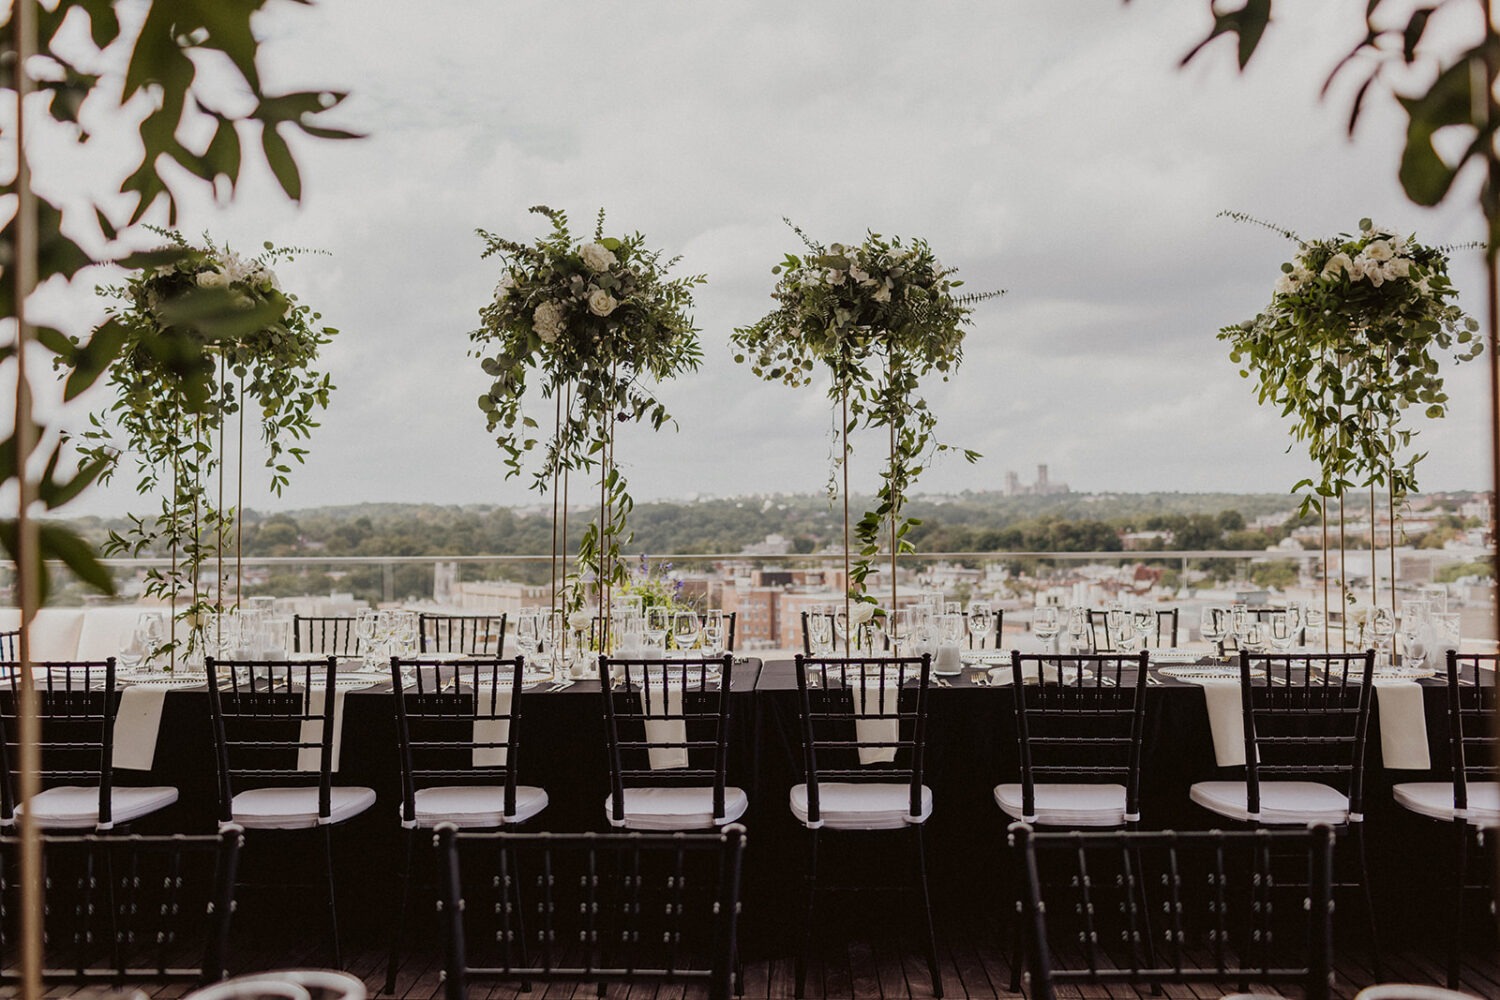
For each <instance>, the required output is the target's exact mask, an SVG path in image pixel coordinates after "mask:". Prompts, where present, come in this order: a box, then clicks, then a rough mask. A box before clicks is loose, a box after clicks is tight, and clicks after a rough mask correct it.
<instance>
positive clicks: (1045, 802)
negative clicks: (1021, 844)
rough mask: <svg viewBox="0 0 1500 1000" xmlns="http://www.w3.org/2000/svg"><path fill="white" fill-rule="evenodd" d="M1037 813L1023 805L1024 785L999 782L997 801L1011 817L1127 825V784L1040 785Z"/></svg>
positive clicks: (1029, 820) (1073, 823)
mask: <svg viewBox="0 0 1500 1000" xmlns="http://www.w3.org/2000/svg"><path fill="white" fill-rule="evenodd" d="M1034 791H1035V792H1036V815H1034V816H1030V817H1028V816H1026V815H1025V814H1024V810H1023V809H1022V808H1021V786H1020V784H1013V785H996V786H995V804H996V805H998V806H999V807H1000V811H1001V812H1003V813H1005V815H1007V816H1009V817H1010V818H1011V819H1018V820H1023V821H1024V822H1027V823H1039V824H1041V825H1043V826H1124V825H1125V786H1124V785H1081V784H1080V785H1067V784H1038V785H1036V786H1034Z"/></svg>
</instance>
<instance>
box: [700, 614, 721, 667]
mask: <svg viewBox="0 0 1500 1000" xmlns="http://www.w3.org/2000/svg"><path fill="white" fill-rule="evenodd" d="M726 624H727V623H726V621H725V619H724V612H723V611H722V610H721V609H719V608H709V609H708V611H707V612H705V613H704V615H703V646H704V652H706V653H707V654H708V655H709V656H723V655H724V642H725V638H726V635H725V626H726Z"/></svg>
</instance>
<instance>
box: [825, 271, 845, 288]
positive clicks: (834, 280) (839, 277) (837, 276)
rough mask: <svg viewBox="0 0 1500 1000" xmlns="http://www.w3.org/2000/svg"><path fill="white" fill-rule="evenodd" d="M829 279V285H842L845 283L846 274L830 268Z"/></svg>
mask: <svg viewBox="0 0 1500 1000" xmlns="http://www.w3.org/2000/svg"><path fill="white" fill-rule="evenodd" d="M827 277H828V283H829V284H830V285H842V284H843V283H844V272H843V271H836V270H834V269H833V268H831V267H830V268H829V269H828V275H827Z"/></svg>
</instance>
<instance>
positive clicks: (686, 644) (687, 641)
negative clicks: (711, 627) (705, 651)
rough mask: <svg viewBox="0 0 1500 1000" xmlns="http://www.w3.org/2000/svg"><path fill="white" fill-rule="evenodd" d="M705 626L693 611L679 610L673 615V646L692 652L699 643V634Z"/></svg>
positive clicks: (684, 651) (685, 651) (682, 650)
mask: <svg viewBox="0 0 1500 1000" xmlns="http://www.w3.org/2000/svg"><path fill="white" fill-rule="evenodd" d="M702 631H703V626H702V625H701V624H700V623H699V621H698V616H697V614H695V613H694V612H692V611H678V612H676V613H675V614H673V615H672V646H673V647H674V648H675V649H677V650H679V651H681V652H683V653H687V652H691V651H692V649H693V648H694V647H696V646H697V645H698V636H699V634H700V633H701V632H702Z"/></svg>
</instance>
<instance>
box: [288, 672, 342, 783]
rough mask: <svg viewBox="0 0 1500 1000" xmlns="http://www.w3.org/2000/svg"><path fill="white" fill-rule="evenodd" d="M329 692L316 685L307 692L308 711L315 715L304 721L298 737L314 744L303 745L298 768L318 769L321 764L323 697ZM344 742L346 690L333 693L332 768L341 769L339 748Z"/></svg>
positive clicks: (301, 769)
mask: <svg viewBox="0 0 1500 1000" xmlns="http://www.w3.org/2000/svg"><path fill="white" fill-rule="evenodd" d="M326 694H327V692H326V691H325V690H324V689H323V688H321V687H315V688H313V689H312V690H311V691H308V692H306V694H305V696H306V698H307V712H308V714H309V715H311V716H313V718H311V719H307V720H305V721H304V722H303V723H302V731H301V732H300V733H299V734H298V739H299V740H300V741H301V742H303V743H312V744H314V746H308V747H303V748H302V749H301V750H298V751H297V770H299V771H316V770H318V768H319V766H320V765H321V761H322V754H323V751H322V749H321V748H320V747H319V746H317V745H316V744H319V743H321V742H322V741H323V718H322V716H323V699H324V697H325V696H326ZM343 742H344V692H342V691H335V692H334V693H333V765H332V769H333V770H335V771H337V770H338V769H339V750H340V749H341V748H342V746H343Z"/></svg>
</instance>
